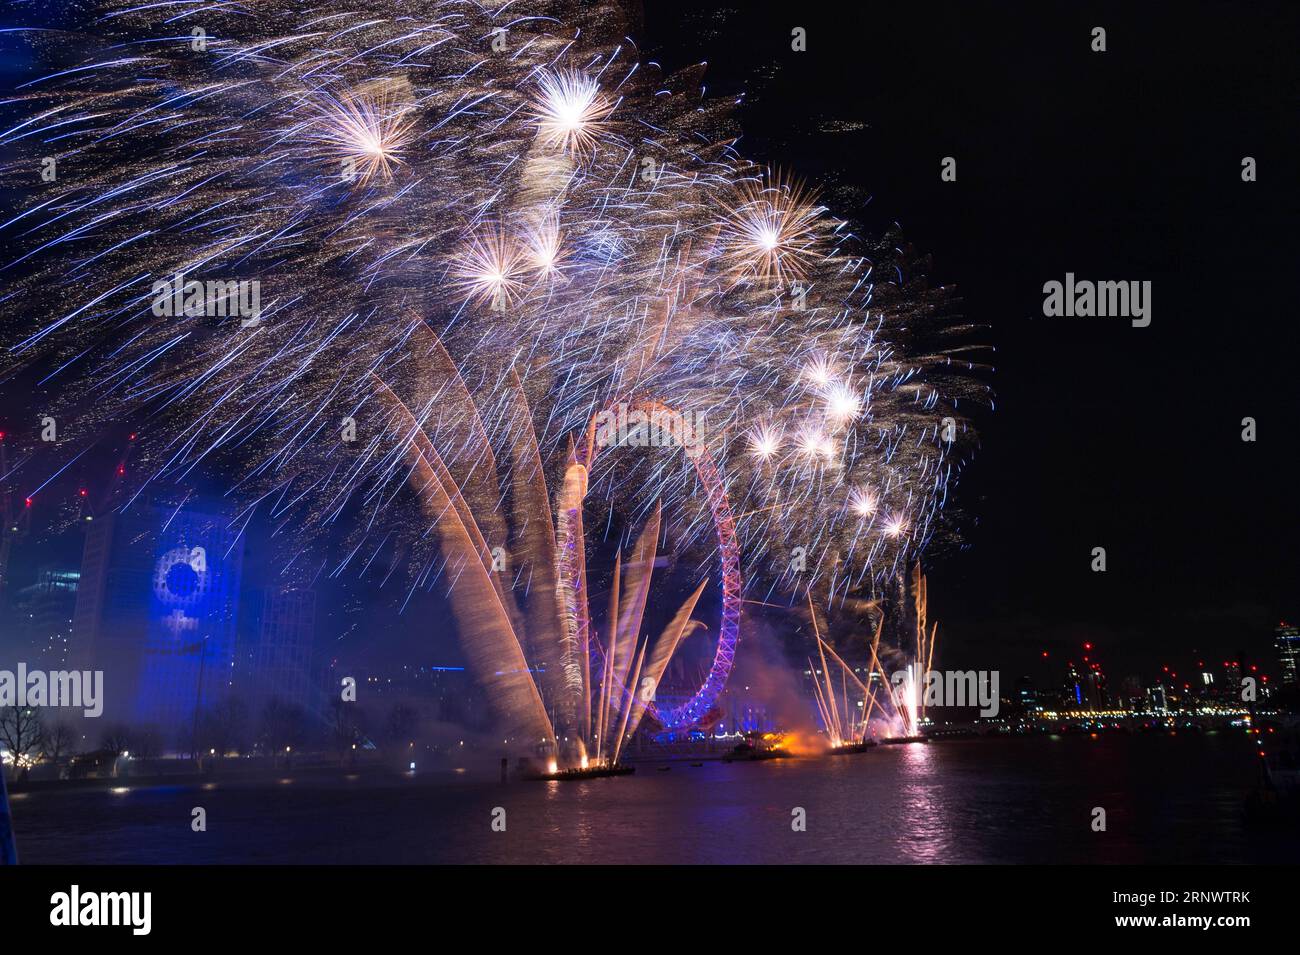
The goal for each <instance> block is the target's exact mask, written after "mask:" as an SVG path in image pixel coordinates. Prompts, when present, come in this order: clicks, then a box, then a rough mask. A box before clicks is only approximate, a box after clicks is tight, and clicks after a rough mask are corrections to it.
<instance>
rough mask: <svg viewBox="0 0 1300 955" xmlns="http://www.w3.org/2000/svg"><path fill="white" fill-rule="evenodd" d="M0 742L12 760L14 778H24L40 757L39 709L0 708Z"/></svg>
mask: <svg viewBox="0 0 1300 955" xmlns="http://www.w3.org/2000/svg"><path fill="white" fill-rule="evenodd" d="M0 744H3V746H4V748H5V750H6V751H7V752H8V753H9V758H10V759H11V760H12V761H13V766H14V769H13V777H14V779H15V780H17V779H23V778H25V777H26V776H27V773H28V771H29V770H30V769H31V767H32V764H33V763H34V762H36V760H38V759H39V758H40V746H41V713H40V710H38V709H36V708H34V707H26V706H23V707H18V706H6V707H3V708H0Z"/></svg>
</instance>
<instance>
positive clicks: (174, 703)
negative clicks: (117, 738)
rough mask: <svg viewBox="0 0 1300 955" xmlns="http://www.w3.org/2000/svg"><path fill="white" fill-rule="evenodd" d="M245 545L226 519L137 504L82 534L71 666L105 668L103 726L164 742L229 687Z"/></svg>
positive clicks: (96, 524) (202, 513)
mask: <svg viewBox="0 0 1300 955" xmlns="http://www.w3.org/2000/svg"><path fill="white" fill-rule="evenodd" d="M242 559H243V543H242V540H241V539H240V538H239V536H238V534H237V532H236V531H235V530H234V529H232V528H230V527H229V526H228V521H227V518H225V517H224V516H222V515H219V514H213V513H206V512H203V511H201V510H198V509H196V508H183V507H182V508H176V507H141V508H139V509H137V510H133V511H131V512H128V513H127V514H112V515H106V516H105V518H103V519H101V520H98V521H96V522H95V523H94V525H93V526H92V527H90V528H89V529H88V531H87V536H86V546H85V551H84V554H83V559H82V568H81V585H80V587H79V588H78V594H77V605H76V611H75V613H74V615H73V627H72V629H73V639H72V647H73V650H72V655H71V656H72V660H73V665H74V666H76V667H77V668H79V669H96V670H103V671H104V696H105V701H104V714H105V719H106V720H107V721H124V722H129V723H134V724H136V725H142V724H152V725H154V726H156V727H157V728H158V729H159V730H160V731H161V732H162V733H163V735H164V739H165V740H166V741H167V742H168V743H171V742H174V741H175V740H176V738H177V734H178V732H180V731H183V730H185V729H187V728H188V727H189V726H191V725H192V721H193V715H194V712H195V710H196V708H197V707H198V706H199V705H200V704H201V703H202V701H204V700H211V699H215V698H216V697H218V696H220V695H221V694H222V693H223V692H224V691H225V689H226V688H227V687H228V686H229V684H230V681H231V678H232V668H233V666H234V659H235V623H236V618H237V611H238V605H239V581H240V571H241V567H242Z"/></svg>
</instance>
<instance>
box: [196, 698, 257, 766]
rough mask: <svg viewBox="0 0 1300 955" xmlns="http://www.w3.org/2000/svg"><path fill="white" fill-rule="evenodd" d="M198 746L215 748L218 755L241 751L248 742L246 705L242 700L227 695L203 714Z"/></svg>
mask: <svg viewBox="0 0 1300 955" xmlns="http://www.w3.org/2000/svg"><path fill="white" fill-rule="evenodd" d="M199 733H200V746H202V747H203V748H204V749H209V750H216V751H217V755H218V756H225V755H226V754H227V753H229V752H230V751H232V750H234V751H236V752H242V751H243V750H244V749H245V748H247V744H248V707H247V706H246V705H245V704H244V701H243V700H240V699H237V698H236V697H233V696H227V697H225V698H224V699H222V700H220V701H219V702H218V703H217V704H216V705H215V706H213V707H212V708H211V709H210V710H208V712H207V713H205V714H204V716H203V724H202V726H201V728H200V730H199Z"/></svg>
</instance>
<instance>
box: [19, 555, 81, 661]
mask: <svg viewBox="0 0 1300 955" xmlns="http://www.w3.org/2000/svg"><path fill="white" fill-rule="evenodd" d="M80 580H81V573H80V572H79V571H76V570H66V569H54V568H49V567H43V568H41V569H40V570H39V571H37V573H36V582H35V583H33V584H31V585H30V586H27V587H23V588H22V589H21V590H19V591H18V594H17V596H16V599H15V601H14V612H15V616H16V617H17V621H16V626H15V630H16V633H17V637H18V640H17V643H18V648H19V650H20V652H21V653H22V654H24V655H25V657H26V661H25V662H26V663H27V664H28V665H29V666H39V667H40V668H41V669H44V670H64V669H67V667H68V662H69V658H70V650H71V645H72V615H73V612H74V610H75V608H76V604H77V586H78V584H79V583H80Z"/></svg>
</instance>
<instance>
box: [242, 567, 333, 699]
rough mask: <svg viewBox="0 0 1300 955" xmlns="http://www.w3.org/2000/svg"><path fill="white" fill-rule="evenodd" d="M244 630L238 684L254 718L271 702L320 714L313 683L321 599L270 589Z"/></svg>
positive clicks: (253, 605)
mask: <svg viewBox="0 0 1300 955" xmlns="http://www.w3.org/2000/svg"><path fill="white" fill-rule="evenodd" d="M248 604H249V607H248V612H247V613H246V614H245V619H244V621H243V624H242V626H241V628H240V630H241V636H240V640H239V650H238V660H237V663H236V674H235V681H236V683H237V684H238V685H239V687H240V695H241V697H243V698H244V699H245V700H246V701H247V702H248V703H249V704H250V707H251V709H252V710H253V712H260V711H261V709H262V707H263V706H265V705H266V703H267V702H269V701H270V700H271V699H277V700H279V701H280V702H282V703H287V704H291V705H294V706H298V707H301V708H302V709H303V710H305V711H314V710H316V709H317V708H318V705H319V700H317V699H316V696H317V692H316V690H317V687H316V680H315V679H313V677H312V643H313V641H314V639H315V634H316V593H315V591H312V590H306V589H302V590H293V589H280V588H266V589H264V590H262V591H261V592H260V600H259V599H257V597H256V596H254V597H253V599H250V600H249V601H248Z"/></svg>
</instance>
